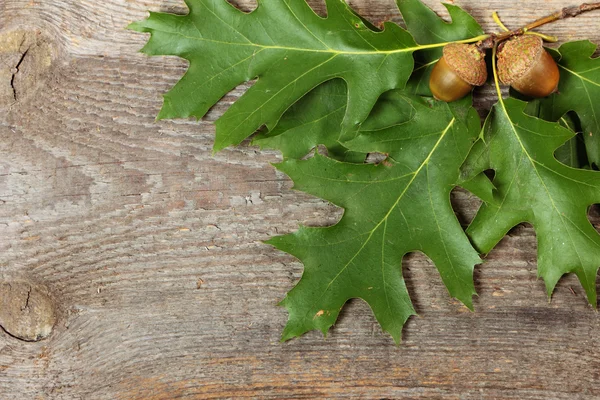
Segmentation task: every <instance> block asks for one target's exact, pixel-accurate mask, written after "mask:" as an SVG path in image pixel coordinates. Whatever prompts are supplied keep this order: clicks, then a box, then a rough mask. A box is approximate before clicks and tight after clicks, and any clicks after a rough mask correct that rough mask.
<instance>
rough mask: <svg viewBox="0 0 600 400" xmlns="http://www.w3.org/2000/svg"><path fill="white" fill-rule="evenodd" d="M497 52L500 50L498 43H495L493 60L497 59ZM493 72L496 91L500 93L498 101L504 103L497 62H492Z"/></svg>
mask: <svg viewBox="0 0 600 400" xmlns="http://www.w3.org/2000/svg"><path fill="white" fill-rule="evenodd" d="M497 52H498V43H495V44H494V47H493V48H492V60H495V59H496V53H497ZM492 72H493V75H494V85H495V86H496V93H498V101H500V102H501V103H502V89H501V88H500V81H499V79H498V67H497V66H496V63H495V62H493V63H492Z"/></svg>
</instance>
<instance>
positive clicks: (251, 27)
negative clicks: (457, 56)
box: [129, 0, 426, 151]
mask: <svg viewBox="0 0 600 400" xmlns="http://www.w3.org/2000/svg"><path fill="white" fill-rule="evenodd" d="M186 4H187V6H188V8H189V14H188V15H184V16H181V15H172V14H165V13H150V17H149V18H148V19H146V20H144V21H140V22H135V23H133V24H131V25H130V26H129V27H130V28H131V29H133V30H136V31H140V32H149V33H150V34H151V37H150V39H149V41H148V43H147V44H146V46H144V48H143V49H142V51H143V52H145V53H147V54H149V55H175V56H179V57H182V58H185V59H187V60H189V62H190V64H189V68H188V70H187V72H186V74H185V75H184V76H183V78H182V79H181V80H180V81H179V82H178V83H177V85H175V87H174V88H173V89H172V90H171V91H170V92H168V93H167V94H166V95H165V96H164V105H163V108H162V110H161V112H160V114H159V116H158V118H186V117H189V116H195V117H197V118H201V117H202V116H204V115H205V114H206V112H207V111H208V110H209V108H210V107H212V106H213V105H214V104H215V103H216V102H217V101H219V99H220V98H221V97H222V96H223V95H225V94H226V93H227V92H229V91H230V90H232V89H233V88H234V87H236V85H238V84H240V83H243V82H247V81H251V80H253V79H255V78H258V80H257V81H256V83H255V84H254V85H253V86H252V87H251V88H250V89H248V91H247V92H246V93H245V94H244V95H243V96H242V97H240V99H239V100H237V101H236V102H235V103H234V104H233V105H232V106H231V107H230V108H229V109H228V110H227V112H225V114H224V115H223V116H222V117H221V118H219V120H218V121H217V122H216V127H217V134H216V138H215V144H214V149H215V151H218V150H221V149H223V148H225V147H227V146H229V145H236V144H239V143H240V142H241V141H242V140H244V139H245V138H246V137H248V136H250V135H251V134H252V133H254V132H255V131H256V130H257V129H258V128H260V127H261V126H262V125H265V124H266V126H267V128H268V129H273V127H274V126H275V125H276V124H277V122H278V120H279V118H280V117H281V115H282V114H283V113H284V112H285V111H286V110H287V109H288V108H289V107H290V106H291V105H292V104H293V103H295V102H296V101H297V100H298V99H299V98H301V97H302V96H303V95H304V94H306V93H307V92H308V91H310V90H312V89H313V88H315V87H316V86H318V85H319V84H321V83H323V82H325V81H328V80H331V79H334V78H342V79H343V80H344V81H345V82H346V85H347V87H348V96H347V107H346V111H345V114H344V119H343V126H344V129H345V130H352V129H355V127H356V125H358V124H359V123H360V122H362V121H363V120H364V119H365V118H366V117H367V116H368V115H369V112H370V111H371V109H372V108H373V105H374V104H375V102H376V101H377V99H378V98H379V96H380V95H381V94H382V93H384V92H385V91H387V90H390V89H394V88H403V87H404V86H405V84H406V81H407V80H408V78H409V76H410V74H411V72H412V70H413V64H414V63H413V57H412V53H413V52H414V51H415V50H418V49H422V48H424V47H423V46H418V45H417V44H416V43H415V41H414V40H413V38H412V36H411V35H410V34H409V33H408V32H406V31H405V30H403V29H402V28H400V27H399V26H398V25H396V24H394V23H392V22H386V23H385V24H384V29H383V30H382V31H374V30H373V29H372V28H371V27H369V26H368V25H366V24H365V23H364V21H363V20H362V19H361V18H360V17H358V16H357V15H356V14H355V13H354V11H353V10H352V9H351V8H350V7H349V6H348V5H347V4H346V2H345V1H344V0H326V5H327V15H328V16H327V18H322V17H320V16H318V15H317V14H315V12H314V11H313V10H312V9H311V8H310V6H309V5H308V4H307V3H306V1H305V0H261V1H260V2H259V5H258V8H257V9H256V10H254V11H252V12H250V13H244V12H242V11H240V10H238V9H236V8H235V7H233V6H232V5H231V4H229V3H228V2H227V1H225V0H186ZM425 47H426V46H425Z"/></svg>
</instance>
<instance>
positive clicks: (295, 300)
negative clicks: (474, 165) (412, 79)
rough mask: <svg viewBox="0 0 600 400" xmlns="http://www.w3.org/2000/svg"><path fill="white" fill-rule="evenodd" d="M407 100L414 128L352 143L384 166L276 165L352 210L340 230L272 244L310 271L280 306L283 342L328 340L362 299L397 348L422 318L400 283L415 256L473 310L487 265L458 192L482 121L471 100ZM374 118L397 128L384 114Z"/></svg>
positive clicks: (364, 135) (364, 134) (305, 232)
mask: <svg viewBox="0 0 600 400" xmlns="http://www.w3.org/2000/svg"><path fill="white" fill-rule="evenodd" d="M398 98H399V99H400V96H398ZM401 100H402V101H403V102H407V103H408V104H410V106H411V107H412V108H413V109H414V113H413V117H412V118H411V119H410V120H408V121H406V122H401V123H397V124H391V125H387V126H385V125H383V126H380V128H379V129H376V130H372V131H367V130H361V131H360V132H359V134H358V135H357V137H356V138H355V139H353V140H351V141H350V142H347V143H345V145H346V146H347V148H348V149H350V150H353V151H357V152H365V153H366V152H374V151H376V152H381V153H386V154H388V155H389V157H388V159H387V160H386V162H384V163H381V164H379V165H366V164H362V165H361V164H350V163H344V162H340V161H336V160H334V159H331V158H327V157H324V156H321V155H319V154H315V156H314V157H313V158H310V159H308V160H304V161H302V160H293V159H288V160H286V161H284V162H283V163H281V164H278V165H277V168H278V169H280V170H281V171H283V172H285V173H286V174H288V175H289V176H290V177H291V178H292V179H293V181H294V183H295V186H294V187H295V188H296V189H298V190H302V191H304V192H307V193H310V194H313V195H316V196H319V197H321V198H324V199H327V200H329V201H331V202H332V203H334V204H336V205H338V206H340V207H343V208H344V209H345V212H344V216H343V217H342V219H341V220H340V221H339V222H338V223H337V224H336V225H334V226H331V227H327V228H307V227H302V228H300V230H298V231H297V232H295V233H292V234H289V235H285V236H280V237H275V238H273V239H271V240H270V241H269V242H268V243H270V244H272V245H274V246H275V247H277V248H278V249H280V250H283V251H285V252H288V253H290V254H292V255H294V256H296V257H297V258H298V259H300V260H301V261H302V262H303V263H304V266H305V270H304V274H303V276H302V279H301V280H300V282H299V283H298V285H297V286H296V287H295V288H294V289H292V290H291V291H290V292H289V293H288V295H287V296H286V298H285V299H284V300H283V301H282V305H284V306H285V307H286V308H287V309H288V311H289V321H288V323H287V325H286V327H285V330H284V332H283V337H282V339H283V340H287V339H290V338H292V337H294V336H299V335H301V334H303V333H304V332H307V331H309V330H312V329H319V330H321V331H322V332H323V333H326V332H327V330H328V329H329V327H330V326H331V325H332V324H333V323H334V322H335V320H336V319H337V316H338V314H339V312H340V310H341V308H342V307H343V305H344V303H345V302H346V301H347V300H348V299H350V298H362V299H364V300H365V301H367V303H368V304H369V305H370V306H371V308H372V309H373V312H374V314H375V316H376V318H377V320H378V321H379V323H380V324H381V326H382V327H383V329H384V330H385V331H387V332H389V333H390V334H391V335H392V336H393V338H394V339H395V341H396V342H398V341H399V340H400V336H401V330H402V326H403V324H404V322H405V321H406V320H407V319H408V318H409V317H410V316H411V315H413V314H414V313H415V311H414V309H413V307H412V305H411V302H410V297H409V294H408V292H407V290H406V286H405V283H404V279H403V277H402V257H403V256H404V255H405V254H406V253H408V252H411V251H421V252H423V253H425V254H426V255H427V256H428V257H430V258H431V260H432V261H433V262H434V264H435V265H436V267H437V269H438V271H439V272H440V275H441V277H442V280H443V282H444V283H445V285H446V287H447V288H448V290H449V292H450V294H451V295H452V296H454V297H456V298H458V299H459V300H461V301H462V302H463V303H464V304H466V305H467V306H468V307H472V295H473V294H475V289H474V285H473V268H474V265H475V264H478V263H480V261H481V260H480V259H479V257H478V255H477V252H476V251H475V250H474V249H473V248H472V246H471V244H470V243H469V240H468V239H467V237H466V235H465V233H464V231H463V229H462V228H461V226H460V224H459V222H458V220H457V219H456V216H455V214H454V211H453V210H452V207H451V204H450V191H451V190H452V188H453V187H454V183H455V182H456V180H457V178H458V175H459V167H460V165H461V163H462V162H463V160H464V159H465V157H466V155H467V153H468V151H469V149H470V148H471V146H472V143H473V141H474V139H475V138H476V136H477V134H478V132H479V117H478V115H477V113H476V112H475V111H474V109H472V108H471V107H470V103H469V101H470V99H467V100H464V101H462V102H459V103H456V104H452V105H448V104H446V103H440V102H435V103H433V104H429V103H426V102H424V101H423V100H421V99H419V98H415V97H408V96H406V95H404V96H402V98H401ZM390 110H391V108H390ZM374 118H377V119H378V120H379V121H380V122H381V121H386V120H388V121H392V120H393V116H390V115H385V113H383V115H382V114H380V115H377V116H376V117H374ZM365 125H366V126H368V125H369V120H367V121H366V122H365ZM377 125H381V124H380V123H378V124H377Z"/></svg>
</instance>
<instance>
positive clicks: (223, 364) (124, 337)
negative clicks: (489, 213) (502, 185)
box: [0, 0, 600, 400]
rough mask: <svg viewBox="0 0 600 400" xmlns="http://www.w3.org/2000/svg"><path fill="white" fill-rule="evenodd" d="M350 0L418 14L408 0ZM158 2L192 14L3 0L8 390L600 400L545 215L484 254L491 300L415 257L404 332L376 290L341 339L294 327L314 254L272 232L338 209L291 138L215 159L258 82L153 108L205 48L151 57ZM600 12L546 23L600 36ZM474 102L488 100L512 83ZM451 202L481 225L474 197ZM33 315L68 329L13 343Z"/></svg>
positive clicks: (587, 320)
mask: <svg viewBox="0 0 600 400" xmlns="http://www.w3.org/2000/svg"><path fill="white" fill-rule="evenodd" d="M235 3H236V4H238V5H240V6H241V7H242V8H245V9H249V8H251V7H252V4H251V2H250V1H247V0H237V1H236V2H235ZM350 3H351V4H352V5H353V6H354V7H355V8H356V9H357V10H358V11H359V12H360V13H362V14H363V15H365V16H366V17H368V18H370V19H371V20H373V21H374V22H376V23H378V22H380V21H382V20H384V19H394V20H396V21H399V16H398V12H397V10H396V9H395V6H394V3H393V1H392V0H351V1H350ZM426 3H428V4H429V5H431V6H432V7H433V8H434V9H435V10H436V11H439V12H440V13H442V14H444V15H445V10H444V8H443V7H442V6H441V5H440V4H439V3H437V2H436V1H434V0H427V1H426ZM311 4H314V5H315V7H317V8H320V10H323V7H322V5H321V4H320V3H319V2H318V1H316V0H315V1H312V2H311ZM455 4H458V5H460V6H463V7H464V8H466V9H467V10H468V11H470V12H471V13H472V14H474V15H475V16H476V17H477V18H478V19H479V21H481V23H482V24H483V25H484V27H485V28H486V29H487V30H488V31H495V30H496V27H495V25H494V24H493V21H492V19H491V13H492V11H493V10H498V11H499V12H500V15H501V17H502V18H503V20H504V21H505V23H506V24H507V25H508V26H509V27H518V26H520V25H522V24H524V23H526V22H528V21H530V20H532V19H534V18H537V17H540V16H543V15H545V14H547V13H549V12H551V11H554V10H555V9H558V8H560V7H562V6H564V5H570V4H565V3H563V2H562V1H558V0H545V1H525V2H524V1H519V0H503V1H499V0H490V1H471V0H460V1H456V2H455ZM147 9H150V10H154V11H159V10H160V11H173V12H179V13H182V12H185V6H184V4H183V2H182V1H179V0H178V1H175V0H165V1H159V0H144V1H129V0H104V1H97V0H77V1H74V0H70V1H69V0H0V61H1V62H0V283H1V284H2V285H0V290H2V291H3V294H2V295H1V296H0V305H2V306H3V307H9V306H10V307H13V309H12V311H13V312H12V314H11V313H9V312H3V313H0V320H3V321H4V322H3V323H4V324H5V325H6V326H4V328H5V329H6V331H0V398H2V399H86V400H87V399H174V398H197V399H204V398H243V397H251V398H285V399H288V398H307V399H314V398H337V397H339V398H398V399H483V398H485V399H597V398H600V382H599V378H600V360H599V359H598V357H599V355H600V333H599V332H600V329H599V328H600V317H599V316H598V313H597V312H595V311H594V310H593V309H592V308H591V307H589V306H588V305H587V304H586V301H585V298H584V294H583V291H582V289H581V288H580V286H579V284H578V283H577V281H576V279H575V278H574V277H566V278H564V279H563V280H562V281H561V282H560V284H559V286H558V288H557V290H556V293H555V294H554V297H553V300H552V302H551V303H549V302H548V300H547V298H546V296H545V291H544V286H543V283H542V282H541V281H540V280H538V279H537V277H536V256H535V252H536V242H535V234H534V232H533V229H532V228H531V227H527V226H520V227H517V228H515V229H514V230H513V231H511V232H510V233H509V235H508V236H507V237H506V238H505V239H504V240H503V241H502V242H501V244H500V245H499V246H498V248H497V249H496V250H494V251H493V252H492V253H491V254H490V255H489V256H488V257H487V260H486V263H485V264H483V265H482V266H480V267H478V268H477V270H476V285H477V290H478V293H479V297H477V298H476V299H475V309H476V312H474V313H472V312H469V311H468V310H467V309H466V308H465V307H463V306H461V305H460V304H459V303H458V302H457V301H454V300H452V299H450V298H449V296H448V294H447V291H446V290H445V289H444V287H443V285H442V283H441V280H440V278H439V277H438V275H437V272H436V271H435V268H434V267H433V266H432V264H431V263H430V262H429V261H428V260H427V259H426V258H425V257H423V256H421V255H418V254H416V255H410V256H408V257H407V258H406V261H405V265H404V274H405V277H406V279H407V281H408V285H409V290H410V292H411V294H412V296H413V299H414V302H415V305H416V308H417V310H418V312H419V313H420V316H419V317H416V318H412V319H411V320H410V321H409V323H408V324H407V326H406V327H405V329H404V341H403V343H402V345H401V346H398V347H397V346H395V345H394V344H393V341H392V339H391V338H390V337H389V336H388V335H387V334H384V333H382V331H381V329H380V328H379V326H378V324H377V322H376V321H375V319H374V317H373V316H372V313H371V311H370V310H369V308H368V306H367V305H366V304H365V303H363V302H362V301H351V302H350V303H349V304H348V305H347V306H346V308H345V309H344V311H343V312H342V314H341V318H340V320H339V321H338V323H337V324H336V326H335V327H334V329H332V331H331V333H330V335H329V336H328V338H327V339H323V337H322V335H321V334H320V333H317V332H311V333H309V334H306V335H304V336H303V337H301V338H299V339H295V340H292V341H290V342H287V343H284V344H282V343H279V341H278V339H279V335H280V332H281V330H282V328H283V326H284V324H285V321H286V318H287V315H286V312H285V310H284V309H282V308H280V307H277V306H276V303H277V302H278V301H279V300H280V299H282V298H283V297H284V295H285V293H286V292H287V291H288V290H289V289H290V288H292V287H293V285H294V284H295V282H297V280H298V279H299V277H300V275H301V272H302V266H301V264H300V263H299V262H297V261H296V260H295V259H293V258H292V257H290V256H288V255H286V254H283V253H281V252H279V251H277V250H275V249H273V248H271V247H269V246H267V245H265V244H262V241H263V240H265V239H268V238H269V237H271V236H273V235H276V234H282V233H287V232H291V231H293V230H294V229H296V228H297V226H298V224H308V225H327V224H331V223H333V222H335V221H336V219H337V218H338V217H339V215H340V212H339V210H337V209H336V208H335V207H334V206H332V205H329V204H327V203H326V202H323V201H321V200H319V199H315V198H313V197H311V196H308V195H305V194H302V193H298V192H295V191H292V190H291V189H290V188H291V186H292V185H291V182H290V181H289V179H287V178H286V177H285V176H284V175H282V174H280V173H278V172H276V171H275V170H274V169H273V168H272V167H271V166H270V164H269V163H271V162H275V161H277V160H278V159H279V155H278V154H277V153H276V152H269V151H259V150H258V149H257V148H254V147H250V146H248V145H244V146H240V147H238V148H230V149H226V150H225V151H223V152H221V153H219V154H217V155H215V156H214V157H213V156H211V146H212V142H213V134H214V127H213V126H212V121H214V119H215V118H217V117H218V116H219V115H221V114H222V112H223V111H224V110H225V109H226V108H227V107H228V106H229V105H230V104H231V103H232V102H233V101H234V100H235V98H236V97H238V96H239V95H240V94H241V93H242V92H243V90H244V89H245V88H247V86H245V85H242V86H240V87H239V88H238V89H236V90H234V91H233V92H232V93H231V94H229V95H227V96H226V97H225V98H223V100H222V101H221V102H220V103H219V104H218V105H217V106H216V107H215V108H214V109H213V110H212V111H211V113H210V115H209V116H208V117H207V118H206V119H205V120H204V121H201V122H195V121H192V120H189V121H188V120H177V121H160V122H155V120H154V118H155V116H156V114H157V112H158V110H159V108H160V106H161V96H160V95H161V93H163V92H165V91H166V90H168V89H169V88H170V87H171V86H172V85H173V84H174V83H175V82H176V81H177V80H178V78H179V77H180V76H181V74H182V73H183V72H184V71H185V67H186V64H185V62H183V61H181V60H178V59H176V58H172V57H164V58H161V57H154V58H149V57H146V56H144V55H142V54H139V53H137V51H138V49H139V48H140V47H141V46H142V45H143V43H144V42H145V39H146V37H145V35H142V34H138V33H134V32H130V31H126V30H124V27H125V26H126V25H127V24H128V23H129V22H131V21H134V20H138V19H141V18H144V17H145V16H146V15H147V12H146V10H147ZM599 21H600V13H598V12H596V13H593V14H588V15H584V16H581V17H579V18H577V19H576V20H570V21H562V22H559V23H556V24H553V25H551V26H548V27H546V28H544V29H543V31H544V32H545V33H548V34H554V35H558V36H559V37H560V39H561V40H562V41H566V40H575V39H584V38H590V39H591V40H593V41H595V42H596V43H600V22H599ZM477 96H478V100H477V101H476V104H477V107H478V109H479V110H480V111H481V112H482V113H484V112H485V110H486V109H489V107H490V104H491V101H493V91H492V90H491V88H489V87H488V88H484V89H483V90H480V91H479V93H478V94H477ZM454 201H455V204H456V209H457V212H458V214H459V215H460V217H461V218H462V219H463V220H464V221H467V220H468V219H469V218H470V217H471V216H472V215H473V212H474V210H475V209H476V207H477V201H476V200H474V199H472V198H471V197H469V196H468V195H467V194H466V193H465V192H462V191H456V192H455V193H454ZM598 220H599V219H598V218H597V216H596V218H595V219H594V221H598ZM8 284H10V286H9V285H8ZM7 288H8V289H7ZM9 289H10V290H9ZM11 296H12V297H11ZM15 296H16V297H15ZM7 299H8V300H7ZM23 321H29V322H28V324H30V326H29V328H31V329H33V330H35V329H41V330H43V329H46V328H44V327H47V325H48V323H53V322H54V321H56V323H55V324H54V329H53V331H52V332H51V333H50V335H49V337H47V338H46V339H43V340H40V341H37V342H32V341H24V340H21V339H18V338H17V337H15V336H20V335H21V336H23V337H24V338H25V339H27V338H29V339H35V338H36V334H34V333H33V334H32V332H31V329H26V328H23V326H20V325H19V324H21V325H22V323H23ZM32 327H33V328H32ZM11 330H12V331H11ZM8 332H11V333H12V335H11V334H9V333H8ZM42 333H43V332H42ZM46 333H48V332H46ZM41 336H44V335H43V334H42V335H41Z"/></svg>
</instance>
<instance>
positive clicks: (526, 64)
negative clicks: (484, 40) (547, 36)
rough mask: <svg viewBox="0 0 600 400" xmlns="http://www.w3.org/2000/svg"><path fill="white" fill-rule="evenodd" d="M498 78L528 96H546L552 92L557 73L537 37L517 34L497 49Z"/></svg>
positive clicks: (540, 40)
mask: <svg viewBox="0 0 600 400" xmlns="http://www.w3.org/2000/svg"><path fill="white" fill-rule="evenodd" d="M497 58H498V62H497V66H498V77H499V78H500V80H501V81H502V83H504V84H506V85H510V86H511V87H512V88H513V89H515V90H516V91H518V92H519V93H522V94H524V95H526V96H530V97H546V96H549V95H550V94H552V93H554V92H556V90H557V88H558V81H559V79H560V73H559V71H558V66H557V65H556V62H555V61H554V59H553V58H552V56H551V55H550V54H549V53H548V52H547V51H546V50H545V49H544V46H543V42H542V39H541V38H540V37H538V36H533V35H523V36H517V37H515V38H512V39H511V40H508V41H506V42H504V43H502V44H501V45H500V47H499V50H498V56H497Z"/></svg>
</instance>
